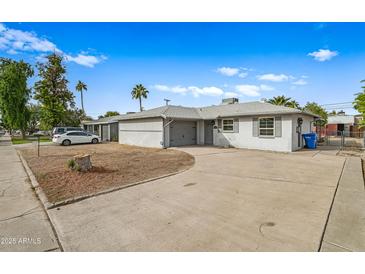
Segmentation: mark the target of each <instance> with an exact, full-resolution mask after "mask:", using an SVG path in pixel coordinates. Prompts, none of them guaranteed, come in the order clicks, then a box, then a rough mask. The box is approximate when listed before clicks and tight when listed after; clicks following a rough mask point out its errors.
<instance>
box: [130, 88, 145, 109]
mask: <svg viewBox="0 0 365 274" xmlns="http://www.w3.org/2000/svg"><path fill="white" fill-rule="evenodd" d="M148 93H149V91H148V90H147V89H146V88H145V87H144V86H143V85H142V84H138V85H136V86H135V87H134V88H133V90H132V93H131V94H132V99H138V100H139V110H140V111H142V110H143V107H142V98H145V99H146V98H147V95H148Z"/></svg>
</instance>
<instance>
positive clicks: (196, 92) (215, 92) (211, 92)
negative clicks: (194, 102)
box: [152, 84, 224, 97]
mask: <svg viewBox="0 0 365 274" xmlns="http://www.w3.org/2000/svg"><path fill="white" fill-rule="evenodd" d="M152 88H154V89H156V90H159V91H165V92H172V93H178V94H183V95H185V94H187V93H190V94H192V95H193V96H194V97H199V96H200V95H208V96H221V95H223V94H224V91H223V90H222V89H220V88H217V87H213V86H212V87H202V88H200V87H196V86H189V87H183V86H166V85H160V84H158V85H154V86H152Z"/></svg>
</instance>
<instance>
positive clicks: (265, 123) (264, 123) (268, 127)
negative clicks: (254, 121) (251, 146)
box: [259, 117, 275, 137]
mask: <svg viewBox="0 0 365 274" xmlns="http://www.w3.org/2000/svg"><path fill="white" fill-rule="evenodd" d="M259 136H261V137H274V136H275V118H274V117H262V118H259Z"/></svg>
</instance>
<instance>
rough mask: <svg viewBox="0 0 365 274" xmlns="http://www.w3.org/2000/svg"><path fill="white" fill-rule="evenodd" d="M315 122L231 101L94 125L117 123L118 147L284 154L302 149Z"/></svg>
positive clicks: (301, 114)
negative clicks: (200, 147)
mask: <svg viewBox="0 0 365 274" xmlns="http://www.w3.org/2000/svg"><path fill="white" fill-rule="evenodd" d="M317 118H318V116H316V115H314V114H312V113H309V112H304V111H301V110H299V109H294V108H288V107H283V106H276V105H272V104H269V103H265V102H261V101H260V102H259V101H258V102H248V103H238V102H237V100H234V99H232V100H231V101H230V100H225V101H224V104H221V105H216V106H208V107H198V108H194V107H182V106H174V105H167V106H162V107H158V108H154V109H150V110H146V111H142V112H137V113H130V114H125V115H119V116H114V117H110V119H109V120H107V121H101V122H104V124H100V125H101V126H103V125H105V124H108V125H109V127H110V126H111V125H112V124H115V123H116V121H118V123H117V125H118V129H117V130H118V133H119V134H118V141H119V143H121V144H128V145H137V146H146V147H175V146H184V145H195V144H197V145H214V146H225V147H228V146H231V147H237V148H249V149H262V150H272V151H285V152H290V151H295V150H298V149H300V148H302V147H303V140H302V134H303V133H309V132H311V129H312V123H313V122H314V120H315V119H317ZM97 122H100V120H99V121H97ZM97 122H96V123H97ZM94 123H95V121H94ZM89 125H90V124H89ZM94 125H95V124H94ZM104 127H105V129H107V127H106V126H104ZM99 131H100V127H99ZM104 135H105V134H104ZM109 136H110V135H109Z"/></svg>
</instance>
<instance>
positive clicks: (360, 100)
mask: <svg viewBox="0 0 365 274" xmlns="http://www.w3.org/2000/svg"><path fill="white" fill-rule="evenodd" d="M361 83H365V80H362V81H361ZM361 88H362V91H361V92H359V93H356V94H355V95H356V97H355V100H354V102H353V105H354V108H355V109H356V110H357V111H358V112H359V113H360V114H361V115H362V118H363V119H362V120H361V121H360V127H365V86H362V87H361Z"/></svg>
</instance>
